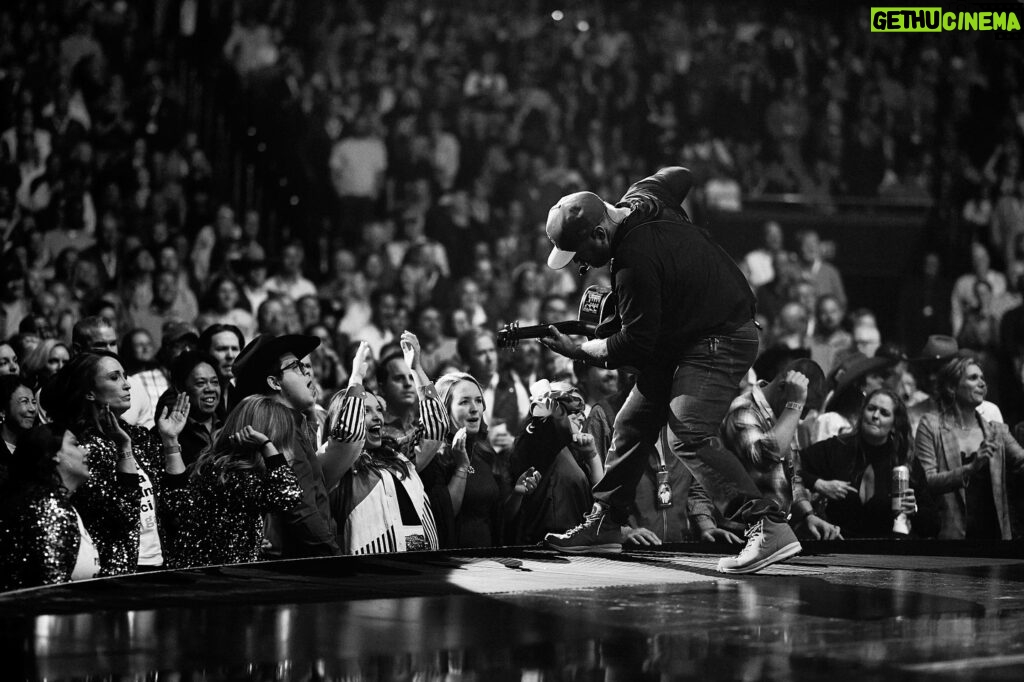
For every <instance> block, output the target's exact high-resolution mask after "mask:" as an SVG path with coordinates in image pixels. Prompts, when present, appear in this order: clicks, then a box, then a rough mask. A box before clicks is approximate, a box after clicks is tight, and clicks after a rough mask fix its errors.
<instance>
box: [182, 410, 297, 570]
mask: <svg viewBox="0 0 1024 682" xmlns="http://www.w3.org/2000/svg"><path fill="white" fill-rule="evenodd" d="M252 424H260V425H264V424H265V425H266V427H265V428H264V430H265V431H266V433H263V432H262V431H257V430H256V429H255V428H253V426H252ZM294 441H295V419H294V417H292V415H291V413H290V412H289V410H288V408H286V407H284V406H283V405H281V404H279V403H277V402H276V401H275V400H274V399H273V398H269V397H266V396H261V395H254V396H249V397H248V398H245V399H243V400H242V402H240V403H239V404H238V406H237V407H236V408H235V409H234V410H232V411H231V413H230V414H229V415H228V417H227V419H226V420H225V422H224V427H223V428H222V429H221V431H220V433H219V435H218V436H217V438H216V440H215V441H214V444H213V447H212V448H210V449H208V450H206V451H204V452H203V453H202V454H201V455H200V456H199V459H198V460H197V461H196V463H195V467H194V468H193V470H192V473H191V476H190V477H189V480H188V487H187V489H186V493H187V494H186V495H185V496H184V497H176V502H175V505H176V507H177V511H178V516H179V523H180V532H179V536H178V542H177V543H176V547H177V551H175V552H174V553H173V554H172V556H171V559H170V562H169V563H170V565H171V566H173V567H176V568H177V567H185V566H207V565H216V564H234V563H244V562H250V561H258V560H259V558H260V548H261V547H262V545H263V517H264V515H265V514H267V513H270V512H275V511H288V510H290V509H293V508H295V507H297V506H299V505H300V504H301V503H302V490H301V489H300V488H299V484H298V482H297V481H296V479H295V474H294V473H293V472H292V468H291V466H290V464H291V453H290V452H289V451H288V449H287V444H289V443H293V442H294Z"/></svg>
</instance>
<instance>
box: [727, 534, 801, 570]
mask: <svg viewBox="0 0 1024 682" xmlns="http://www.w3.org/2000/svg"><path fill="white" fill-rule="evenodd" d="M802 550H803V547H801V546H800V543H799V542H791V543H789V544H788V545H786V546H785V547H783V548H782V549H779V550H776V551H775V553H774V554H772V555H771V556H768V557H765V558H764V559H761V560H760V561H758V562H757V563H756V564H750V565H749V566H742V567H738V568H723V567H722V566H719V567H718V570H719V571H721V572H722V573H756V572H758V571H760V570H761V569H762V568H764V567H765V566H771V565H772V564H777V563H778V562H780V561H785V560H786V559H790V558H792V557H795V556H796V555H797V554H799V553H800V552H801V551H802Z"/></svg>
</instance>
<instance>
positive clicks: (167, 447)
mask: <svg viewBox="0 0 1024 682" xmlns="http://www.w3.org/2000/svg"><path fill="white" fill-rule="evenodd" d="M164 452H168V453H171V452H181V446H180V445H165V446H164Z"/></svg>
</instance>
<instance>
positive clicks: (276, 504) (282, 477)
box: [220, 455, 302, 514]
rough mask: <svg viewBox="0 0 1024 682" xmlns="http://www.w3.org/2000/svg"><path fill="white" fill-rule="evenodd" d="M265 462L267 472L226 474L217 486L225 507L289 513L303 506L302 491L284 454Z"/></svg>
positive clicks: (264, 512) (253, 471) (263, 512)
mask: <svg viewBox="0 0 1024 682" xmlns="http://www.w3.org/2000/svg"><path fill="white" fill-rule="evenodd" d="M266 463H267V470H266V472H260V471H258V470H247V471H231V472H229V473H228V474H227V476H226V477H225V480H224V481H222V482H221V483H220V487H221V490H222V491H223V494H224V500H225V508H228V509H243V508H245V507H250V508H252V511H256V512H259V513H261V514H266V513H269V512H275V511H290V510H292V509H295V508H296V507H298V506H300V505H301V504H302V489H301V488H299V482H298V479H296V478H295V472H293V471H292V468H291V467H290V466H288V460H286V459H285V457H284V455H275V456H273V457H268V458H267V460H266Z"/></svg>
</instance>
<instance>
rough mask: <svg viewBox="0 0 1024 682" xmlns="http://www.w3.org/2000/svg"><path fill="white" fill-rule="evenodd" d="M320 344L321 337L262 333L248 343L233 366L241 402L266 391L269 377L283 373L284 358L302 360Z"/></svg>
mask: <svg viewBox="0 0 1024 682" xmlns="http://www.w3.org/2000/svg"><path fill="white" fill-rule="evenodd" d="M319 345H320V337H318V336H307V335H305V334H282V335H281V336H270V335H269V334H260V335H259V336H257V337H256V338H255V339H253V340H252V341H250V342H249V343H247V344H245V348H243V349H242V352H241V353H239V354H238V357H237V358H235V364H234V367H233V372H234V375H235V383H236V387H237V389H238V397H239V399H241V398H244V397H245V396H250V395H254V394H257V393H263V392H265V391H266V389H267V384H266V380H267V377H268V376H270V375H271V374H277V373H278V372H279V371H280V369H281V366H280V364H279V361H280V358H281V356H282V355H284V354H285V353H292V354H294V355H295V357H297V358H299V359H302V358H304V357H306V356H307V355H309V354H310V353H312V352H313V351H314V350H315V349H316V348H317V346H319Z"/></svg>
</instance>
